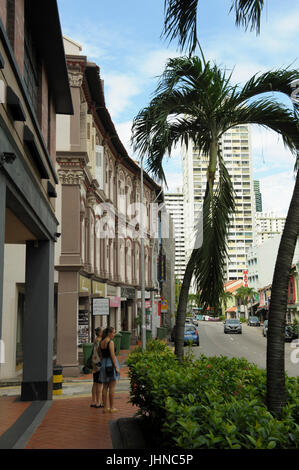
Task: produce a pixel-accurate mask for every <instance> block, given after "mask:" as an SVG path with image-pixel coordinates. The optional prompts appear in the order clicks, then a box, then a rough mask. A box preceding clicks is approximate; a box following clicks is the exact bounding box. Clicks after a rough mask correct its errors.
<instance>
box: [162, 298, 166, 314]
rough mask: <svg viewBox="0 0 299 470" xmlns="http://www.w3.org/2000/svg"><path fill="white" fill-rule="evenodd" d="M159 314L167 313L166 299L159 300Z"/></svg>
mask: <svg viewBox="0 0 299 470" xmlns="http://www.w3.org/2000/svg"><path fill="white" fill-rule="evenodd" d="M161 312H162V313H163V312H167V300H166V299H162V300H161Z"/></svg>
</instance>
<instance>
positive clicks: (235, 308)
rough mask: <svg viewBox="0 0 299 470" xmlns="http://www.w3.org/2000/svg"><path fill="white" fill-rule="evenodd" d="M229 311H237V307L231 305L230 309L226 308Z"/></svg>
mask: <svg viewBox="0 0 299 470" xmlns="http://www.w3.org/2000/svg"><path fill="white" fill-rule="evenodd" d="M226 311H227V312H236V311H237V307H230V308H229V309H227V310H226Z"/></svg>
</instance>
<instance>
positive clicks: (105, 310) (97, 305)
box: [92, 299, 109, 315]
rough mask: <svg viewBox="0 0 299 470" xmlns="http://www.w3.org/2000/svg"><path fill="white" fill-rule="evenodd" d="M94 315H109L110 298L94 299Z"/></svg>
mask: <svg viewBox="0 0 299 470" xmlns="http://www.w3.org/2000/svg"><path fill="white" fill-rule="evenodd" d="M92 313H93V315H109V299H92Z"/></svg>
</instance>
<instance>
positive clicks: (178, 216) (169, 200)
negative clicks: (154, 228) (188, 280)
mask: <svg viewBox="0 0 299 470" xmlns="http://www.w3.org/2000/svg"><path fill="white" fill-rule="evenodd" d="M164 201H165V205H166V208H167V211H168V212H169V213H170V215H171V218H172V220H173V224H174V238H175V269H174V274H175V277H176V278H177V279H178V280H179V281H180V282H183V278H184V273H185V269H186V261H185V230H184V195H183V192H182V189H181V188H178V189H177V192H175V193H169V194H165V195H164Z"/></svg>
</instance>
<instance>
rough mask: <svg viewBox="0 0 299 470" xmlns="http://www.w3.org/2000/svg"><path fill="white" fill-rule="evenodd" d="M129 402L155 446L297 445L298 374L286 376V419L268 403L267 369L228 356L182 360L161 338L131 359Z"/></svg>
mask: <svg viewBox="0 0 299 470" xmlns="http://www.w3.org/2000/svg"><path fill="white" fill-rule="evenodd" d="M128 365H129V376H130V380H131V392H130V401H131V402H132V403H133V404H134V405H137V406H138V407H139V414H141V415H142V416H144V417H147V419H148V421H149V422H150V425H151V427H152V435H153V436H154V437H155V440H154V442H153V445H156V446H160V447H161V446H162V447H169V446H171V447H181V448H190V449H191V448H219V449H225V448H246V449H252V448H254V449H259V448H260V449H262V448H274V447H276V448H298V447H299V426H298V424H299V393H298V391H299V379H298V378H291V377H288V376H286V385H287V399H288V404H287V406H286V407H285V408H284V410H283V416H282V417H281V420H278V419H276V418H274V417H273V416H272V415H271V414H270V413H269V412H268V411H267V408H266V406H265V397H266V373H265V371H263V370H261V369H258V368H257V367H256V366H255V365H253V364H250V363H249V362H248V361H247V360H246V359H237V358H233V359H229V358H227V357H225V356H220V357H209V358H208V357H205V356H201V357H200V359H199V360H194V358H192V357H191V355H189V356H188V357H186V358H185V359H184V361H183V363H182V364H180V363H179V362H178V360H177V358H176V356H175V355H174V354H173V352H172V350H171V349H170V348H169V347H168V346H167V345H166V344H165V343H164V342H163V341H159V340H152V341H150V342H149V343H148V344H147V350H146V351H143V350H142V349H141V348H138V349H136V350H135V351H134V352H133V353H131V354H130V356H129V358H128Z"/></svg>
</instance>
